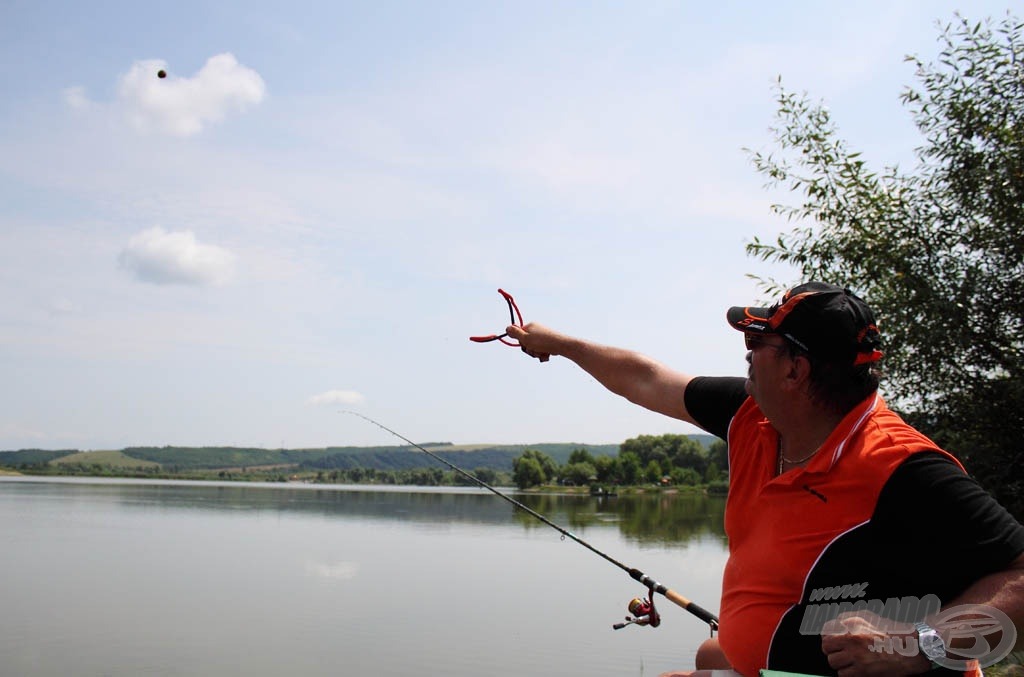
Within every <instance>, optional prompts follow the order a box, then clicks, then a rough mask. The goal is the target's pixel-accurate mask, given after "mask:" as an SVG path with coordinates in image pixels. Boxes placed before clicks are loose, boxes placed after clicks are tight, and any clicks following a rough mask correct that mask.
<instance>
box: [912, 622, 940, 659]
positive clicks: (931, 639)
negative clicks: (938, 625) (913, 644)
mask: <svg viewBox="0 0 1024 677" xmlns="http://www.w3.org/2000/svg"><path fill="white" fill-rule="evenodd" d="M914 627H915V628H917V646H918V648H919V649H921V653H923V654H924V655H925V656H926V657H927V658H928V660H929V661H931V663H932V667H933V668H935V667H939V664H938V663H936V661H939V660H942V659H943V658H946V642H944V641H943V639H942V636H941V635H939V631H938V630H936V629H935V628H933V627H932V626H930V625H928V624H927V623H915V624H914Z"/></svg>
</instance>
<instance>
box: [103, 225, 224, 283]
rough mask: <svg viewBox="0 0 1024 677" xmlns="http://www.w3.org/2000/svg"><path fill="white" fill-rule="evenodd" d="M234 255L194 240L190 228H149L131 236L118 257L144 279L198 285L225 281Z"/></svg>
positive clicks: (194, 237) (121, 263)
mask: <svg viewBox="0 0 1024 677" xmlns="http://www.w3.org/2000/svg"><path fill="white" fill-rule="evenodd" d="M234 260H235V257H234V255H233V254H232V253H231V252H229V251H228V250H226V249H223V248H221V247H217V246H215V245H209V244H203V243H201V242H199V241H198V240H196V236H195V234H193V233H192V232H191V231H179V232H167V231H165V230H164V229H163V228H159V227H157V228H150V229H149V230H144V231H142V232H141V233H139V234H138V235H135V236H134V237H132V239H131V240H130V241H129V242H128V246H127V247H125V248H124V250H123V251H122V252H121V254H120V256H119V257H118V262H119V263H120V265H121V267H122V268H125V269H126V270H129V271H131V272H132V273H134V275H135V277H136V278H138V279H139V280H142V281H143V282H151V283H153V284H186V285H194V286H199V287H205V286H209V285H216V284H221V283H224V282H226V281H227V280H228V279H230V278H231V276H232V274H233V272H234Z"/></svg>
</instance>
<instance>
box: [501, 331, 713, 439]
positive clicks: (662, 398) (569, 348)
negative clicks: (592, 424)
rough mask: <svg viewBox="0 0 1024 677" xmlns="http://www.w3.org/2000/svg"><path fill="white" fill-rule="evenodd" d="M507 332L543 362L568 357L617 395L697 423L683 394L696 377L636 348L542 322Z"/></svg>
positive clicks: (528, 353)
mask: <svg viewBox="0 0 1024 677" xmlns="http://www.w3.org/2000/svg"><path fill="white" fill-rule="evenodd" d="M506 331H507V332H508V335H509V337H510V338H513V339H515V340H517V341H519V343H520V344H521V345H522V347H523V352H525V353H526V354H527V355H529V356H531V357H535V358H537V359H539V360H541V361H546V360H547V358H548V357H549V356H551V355H557V356H560V357H564V358H566V359H567V360H570V361H571V362H574V363H575V364H576V365H577V366H579V367H580V368H581V369H583V370H584V371H585V372H587V373H588V374H590V375H591V376H593V377H594V378H595V379H597V381H598V382H599V383H601V385H603V386H604V387H605V388H607V389H608V390H610V391H612V392H613V393H615V394H616V395H621V396H622V397H625V398H626V399H627V400H629V401H630V402H633V403H634V404H638V405H640V406H642V407H645V408H646V409H650V410H651V411H655V412H658V413H659V414H664V415H666V416H671V417H672V418H678V419H680V420H683V421H686V422H688V423H694V424H695V423H696V422H695V421H694V420H693V418H692V417H691V416H690V414H689V412H687V411H686V404H685V402H684V401H683V395H684V393H685V392H686V386H687V384H689V382H690V379H691V378H692V377H690V376H688V375H686V374H683V373H682V372H679V371H676V370H674V369H670V368H669V367H666V366H665V365H664V364H662V363H660V362H658V361H656V360H653V359H651V358H649V357H647V356H646V355H641V354H640V353H638V352H635V351H632V350H626V349H624V348H614V347H611V346H605V345H601V344H598V343H593V342H591V341H586V340H584V339H579V338H575V337H572V336H568V335H566V334H562V333H559V332H556V331H554V330H552V329H549V328H548V327H545V326H544V325H542V324H537V323H536V322H531V323H529V324H527V325H525V326H522V327H520V326H517V325H511V326H509V327H508V328H507V329H506Z"/></svg>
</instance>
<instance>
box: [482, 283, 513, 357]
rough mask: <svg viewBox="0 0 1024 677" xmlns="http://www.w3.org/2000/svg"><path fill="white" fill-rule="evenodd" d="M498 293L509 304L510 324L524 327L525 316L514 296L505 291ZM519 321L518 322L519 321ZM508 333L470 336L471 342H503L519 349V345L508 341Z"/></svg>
mask: <svg viewBox="0 0 1024 677" xmlns="http://www.w3.org/2000/svg"><path fill="white" fill-rule="evenodd" d="M498 293H499V294H501V295H502V296H503V297H504V298H505V303H507V304H508V316H509V319H510V323H511V324H514V325H516V326H518V327H521V326H523V314H522V313H520V312H519V306H517V305H516V300H515V299H514V298H512V294H509V293H508V292H507V291H505V290H504V289H499V290H498ZM517 320H518V321H517ZM507 336H508V333H504V334H490V335H488V336H470V337H469V340H470V341H475V342H477V343H490V342H491V341H501V342H502V343H504V344H505V345H507V346H512V347H513V348H518V347H519V343H517V342H513V341H509V340H507V338H506V337H507Z"/></svg>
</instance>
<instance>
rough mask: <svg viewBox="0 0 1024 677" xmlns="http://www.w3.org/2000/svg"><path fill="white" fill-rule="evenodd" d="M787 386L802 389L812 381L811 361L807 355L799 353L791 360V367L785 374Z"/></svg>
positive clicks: (795, 389)
mask: <svg viewBox="0 0 1024 677" xmlns="http://www.w3.org/2000/svg"><path fill="white" fill-rule="evenodd" d="M783 381H784V383H785V385H786V387H788V388H790V389H791V390H794V391H800V390H803V389H805V388H806V387H807V385H808V384H809V383H810V382H811V361H810V360H809V359H808V358H807V356H806V355H797V356H796V357H792V358H790V360H789V369H787V370H786V372H785V374H783Z"/></svg>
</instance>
